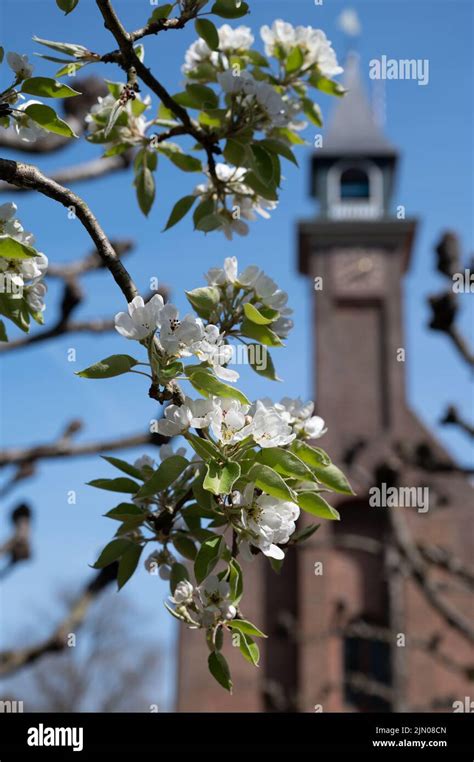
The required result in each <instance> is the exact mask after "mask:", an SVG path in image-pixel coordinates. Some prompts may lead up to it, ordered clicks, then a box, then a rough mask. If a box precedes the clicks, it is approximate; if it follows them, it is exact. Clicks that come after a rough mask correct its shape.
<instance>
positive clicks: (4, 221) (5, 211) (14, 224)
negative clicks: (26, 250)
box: [0, 202, 35, 246]
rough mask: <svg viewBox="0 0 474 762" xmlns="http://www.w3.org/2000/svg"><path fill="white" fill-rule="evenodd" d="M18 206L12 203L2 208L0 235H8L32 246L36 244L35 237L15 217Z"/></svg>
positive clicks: (0, 212)
mask: <svg viewBox="0 0 474 762" xmlns="http://www.w3.org/2000/svg"><path fill="white" fill-rule="evenodd" d="M16 211H17V206H16V204H13V203H11V202H9V203H6V204H2V205H1V206H0V235H8V236H10V237H11V238H14V239H15V240H16V241H19V242H20V243H24V244H27V245H28V246H31V245H32V244H33V243H34V240H35V238H34V235H33V234H32V233H28V232H26V231H25V230H24V229H23V226H22V224H21V223H20V220H18V219H17V218H16V217H15V214H16Z"/></svg>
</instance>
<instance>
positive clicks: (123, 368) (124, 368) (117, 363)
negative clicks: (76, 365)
mask: <svg viewBox="0 0 474 762" xmlns="http://www.w3.org/2000/svg"><path fill="white" fill-rule="evenodd" d="M138 364H139V362H138V360H135V358H134V357H130V355H111V356H110V357H106V358H105V359H104V360H100V362H96V363H95V364H94V365H91V366H89V368H85V369H84V370H80V371H77V372H76V374H75V375H76V376H80V377H81V378H113V377H114V376H121V375H122V373H128V372H129V370H131V368H133V367H135V365H138Z"/></svg>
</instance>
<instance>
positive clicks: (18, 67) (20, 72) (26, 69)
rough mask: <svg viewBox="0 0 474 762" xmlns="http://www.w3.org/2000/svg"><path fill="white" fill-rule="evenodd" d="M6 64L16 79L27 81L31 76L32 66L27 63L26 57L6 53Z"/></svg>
mask: <svg viewBox="0 0 474 762" xmlns="http://www.w3.org/2000/svg"><path fill="white" fill-rule="evenodd" d="M7 62H8V65H9V67H10V69H12V71H13V72H14V73H15V74H16V76H17V79H22V80H23V79H28V77H31V75H32V74H33V64H30V62H29V61H28V56H21V55H20V54H19V53H13V52H10V53H7Z"/></svg>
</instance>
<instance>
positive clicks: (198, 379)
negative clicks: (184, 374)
mask: <svg viewBox="0 0 474 762" xmlns="http://www.w3.org/2000/svg"><path fill="white" fill-rule="evenodd" d="M189 380H190V382H191V384H192V385H193V386H194V388H195V389H197V391H198V392H201V394H203V395H204V396H205V397H209V396H214V397H225V398H226V399H233V400H239V402H241V403H242V404H243V405H250V402H249V400H248V399H247V397H246V396H245V394H244V393H243V392H240V391H239V390H238V389H235V388H234V387H233V386H229V384H224V382H223V381H219V379H218V378H216V377H215V376H214V375H213V374H212V373H210V372H207V371H205V370H197V371H195V372H193V373H192V374H191V375H189Z"/></svg>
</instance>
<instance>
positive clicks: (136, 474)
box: [100, 455, 143, 481]
mask: <svg viewBox="0 0 474 762" xmlns="http://www.w3.org/2000/svg"><path fill="white" fill-rule="evenodd" d="M100 457H101V458H103V459H104V460H106V461H107V463H110V465H111V466H115V468H118V469H119V471H123V472H124V474H128V475H129V476H133V478H134V479H141V480H142V481H143V476H142V472H141V471H140V469H139V468H135V466H132V465H131V464H130V463H127V461H126V460H120V458H113V457H112V456H110V455H101V456H100Z"/></svg>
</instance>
